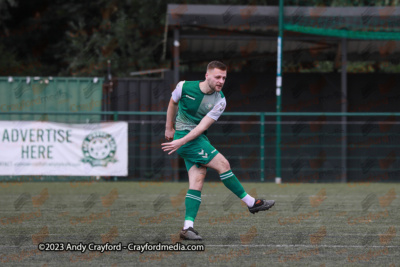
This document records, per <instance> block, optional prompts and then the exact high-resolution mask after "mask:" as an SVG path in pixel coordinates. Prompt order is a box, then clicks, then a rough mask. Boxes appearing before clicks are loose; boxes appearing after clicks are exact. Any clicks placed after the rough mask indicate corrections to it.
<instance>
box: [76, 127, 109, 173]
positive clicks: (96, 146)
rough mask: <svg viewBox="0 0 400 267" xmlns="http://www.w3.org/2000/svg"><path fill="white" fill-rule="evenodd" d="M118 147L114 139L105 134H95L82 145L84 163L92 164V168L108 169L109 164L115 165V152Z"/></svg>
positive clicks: (89, 136)
mask: <svg viewBox="0 0 400 267" xmlns="http://www.w3.org/2000/svg"><path fill="white" fill-rule="evenodd" d="M116 150H117V145H116V143H115V140H114V138H113V137H112V136H111V135H110V134H108V133H105V132H94V133H91V134H89V135H88V136H86V138H85V140H84V141H83V144H82V152H83V155H84V156H85V157H84V158H83V159H82V162H84V163H90V165H92V167H96V166H103V167H107V164H108V163H109V162H112V163H115V162H117V160H116V159H115V158H114V157H115V151H116Z"/></svg>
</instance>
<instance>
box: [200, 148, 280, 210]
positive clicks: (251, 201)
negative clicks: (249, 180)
mask: <svg viewBox="0 0 400 267" xmlns="http://www.w3.org/2000/svg"><path fill="white" fill-rule="evenodd" d="M204 166H206V167H209V168H212V169H214V170H216V171H217V172H218V174H219V176H220V178H221V181H222V182H223V184H224V185H225V186H226V187H227V188H228V189H229V190H231V191H232V192H233V193H234V194H235V195H236V196H238V197H239V198H240V199H241V200H242V201H243V202H244V203H246V205H247V207H248V208H249V210H250V212H251V213H255V212H258V211H261V210H268V209H269V208H270V207H272V206H273V205H274V204H275V201H273V200H263V199H255V198H254V197H252V196H250V195H249V194H247V193H246V191H245V190H244V188H243V186H242V184H241V183H240V182H239V180H238V178H237V177H236V176H235V175H234V174H233V172H232V170H231V167H230V164H229V162H228V160H227V159H226V158H225V157H224V156H223V155H222V154H221V153H218V154H217V155H216V156H215V157H214V158H213V159H212V160H211V161H210V162H209V163H207V164H205V165H204Z"/></svg>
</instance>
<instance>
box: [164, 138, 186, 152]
mask: <svg viewBox="0 0 400 267" xmlns="http://www.w3.org/2000/svg"><path fill="white" fill-rule="evenodd" d="M182 145H183V142H182V139H177V140H174V141H172V142H169V143H162V144H161V149H162V150H164V152H168V151H170V152H169V153H168V155H171V154H172V153H174V152H175V151H177V150H178V149H179V148H180V147H181V146H182Z"/></svg>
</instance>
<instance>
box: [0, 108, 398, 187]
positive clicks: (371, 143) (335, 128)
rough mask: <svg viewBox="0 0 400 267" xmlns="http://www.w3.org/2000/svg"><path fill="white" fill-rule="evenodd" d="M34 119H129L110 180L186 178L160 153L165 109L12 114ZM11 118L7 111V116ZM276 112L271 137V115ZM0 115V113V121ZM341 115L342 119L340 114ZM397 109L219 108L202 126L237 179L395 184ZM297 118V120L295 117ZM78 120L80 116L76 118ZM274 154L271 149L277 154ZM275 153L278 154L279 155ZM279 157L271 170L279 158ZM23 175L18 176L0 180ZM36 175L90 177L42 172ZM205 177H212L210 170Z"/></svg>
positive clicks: (178, 162)
mask: <svg viewBox="0 0 400 267" xmlns="http://www.w3.org/2000/svg"><path fill="white" fill-rule="evenodd" d="M11 113H13V114H22V113H24V114H29V115H31V116H35V117H37V118H38V120H40V119H41V118H43V115H44V114H47V115H65V116H69V117H70V119H69V122H74V119H73V118H74V117H75V118H79V120H82V118H84V117H85V116H87V117H90V118H93V115H103V116H99V117H98V118H100V117H101V118H102V119H99V121H93V119H92V120H91V122H100V121H104V120H108V121H110V120H112V121H118V120H124V121H128V123H129V134H128V136H129V176H128V177H104V178H105V179H114V180H136V181H187V172H186V169H185V165H184V162H183V160H182V159H180V158H178V157H177V155H176V153H174V154H175V155H167V154H166V153H164V152H163V151H162V150H161V143H163V142H165V140H164V130H165V128H164V127H165V115H166V112H154V111H147V112H137V111H125V112H124V111H113V112H111V111H110V112H76V113H66V112H45V113H44V112H11ZM7 115H10V114H7ZM277 115H280V116H282V120H281V122H280V125H281V135H279V136H276V128H277V127H276V125H277V123H278V122H277V121H276V116H277ZM2 116H3V114H1V115H0V118H1V119H3V118H2ZM343 116H344V117H345V118H346V120H345V121H343V120H342V117H343ZM399 117H400V113H355V112H353V113H335V112H330V113H329V112H326V113H316V112H303V113H298V112H286V113H280V114H277V113H275V112H225V113H224V114H223V115H222V116H221V118H220V119H219V121H218V122H216V123H215V125H213V126H212V127H211V128H210V130H209V131H208V137H209V139H210V141H211V143H212V144H213V145H214V146H215V147H216V148H217V149H218V151H219V152H220V153H222V154H223V155H224V156H225V157H226V158H227V159H228V160H229V162H230V165H231V167H232V170H233V171H234V173H235V174H236V175H237V176H238V177H239V178H240V180H241V181H252V182H254V181H261V182H274V181H275V177H276V174H277V173H278V171H279V172H280V173H281V177H282V182H283V183H297V182H316V183H317V182H389V181H391V182H393V181H398V178H397V177H398V176H399V174H400V161H399V159H398V158H399V152H398V151H400V150H399V149H398V148H399V147H400V122H399ZM299 118H300V119H299ZM76 121H78V119H76ZM278 151H279V152H280V153H277V152H278ZM279 154H280V155H279ZM278 156H280V157H281V162H282V164H281V166H278V167H280V169H279V170H278V169H277V165H276V160H277V157H278ZM2 179H3V180H4V179H14V180H21V179H25V178H24V177H4V176H3V177H2ZM35 179H36V180H54V181H58V180H69V181H71V179H73V180H77V179H83V180H87V179H94V178H93V177H92V178H87V177H80V178H78V177H40V178H37V177H36V178H35ZM206 179H207V181H218V180H219V177H218V175H217V173H216V172H215V171H211V170H210V171H209V173H208V175H207V178H206Z"/></svg>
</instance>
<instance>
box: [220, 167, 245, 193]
mask: <svg viewBox="0 0 400 267" xmlns="http://www.w3.org/2000/svg"><path fill="white" fill-rule="evenodd" d="M219 177H221V181H222V182H223V183H224V185H225V186H226V187H227V188H228V189H229V190H231V191H232V192H233V193H234V194H235V195H237V196H238V197H239V198H240V199H242V198H244V197H245V196H246V195H247V193H246V191H244V188H243V186H242V184H241V183H240V182H239V180H238V178H236V176H235V175H234V174H233V173H232V170H229V171H227V172H224V173H222V174H221V175H220V176H219Z"/></svg>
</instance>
